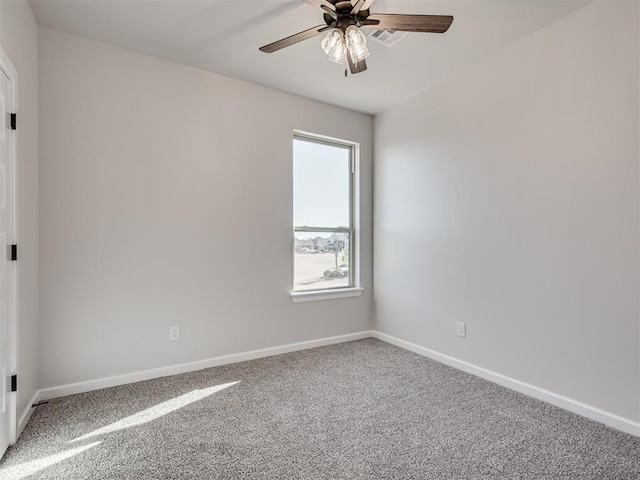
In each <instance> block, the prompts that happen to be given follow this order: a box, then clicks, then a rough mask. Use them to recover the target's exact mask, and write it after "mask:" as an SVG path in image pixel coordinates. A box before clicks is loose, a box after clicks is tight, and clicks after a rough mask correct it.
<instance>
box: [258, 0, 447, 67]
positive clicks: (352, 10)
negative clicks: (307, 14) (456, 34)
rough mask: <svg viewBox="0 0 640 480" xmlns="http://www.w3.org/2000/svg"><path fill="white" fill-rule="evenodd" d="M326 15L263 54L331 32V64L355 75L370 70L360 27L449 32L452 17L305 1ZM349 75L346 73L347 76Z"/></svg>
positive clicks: (326, 44) (358, 0)
mask: <svg viewBox="0 0 640 480" xmlns="http://www.w3.org/2000/svg"><path fill="white" fill-rule="evenodd" d="M304 1H305V2H307V3H310V4H312V5H314V6H316V7H319V8H320V9H321V10H322V11H323V12H324V22H325V24H324V25H318V26H315V27H313V28H309V29H308V30H304V31H302V32H299V33H296V34H295V35H291V36H290V37H286V38H283V39H282V40H278V41H277V42H273V43H270V44H269V45H265V46H264V47H260V51H262V52H265V53H273V52H277V51H278V50H281V49H283V48H285V47H289V46H291V45H294V44H296V43H298V42H301V41H303V40H307V39H309V38H313V37H315V36H317V35H320V34H321V33H323V32H328V33H327V35H326V37H325V38H324V40H323V41H322V49H323V50H324V52H325V53H326V54H327V55H328V56H329V60H332V61H334V62H337V63H341V64H343V65H348V66H349V70H350V71H351V73H352V74H356V73H360V72H364V71H365V70H366V69H367V63H366V61H365V59H366V58H367V57H368V56H369V50H368V49H367V39H366V37H365V35H364V34H363V33H362V31H361V30H360V27H374V28H376V29H378V30H397V31H403V32H431V33H444V32H446V31H447V30H448V29H449V27H450V26H451V23H452V22H453V17H452V16H451V15H402V14H390V13H374V14H372V13H371V12H370V11H369V8H370V7H371V4H372V3H373V2H374V0H344V1H343V0H304ZM346 74H347V71H346V70H345V76H346Z"/></svg>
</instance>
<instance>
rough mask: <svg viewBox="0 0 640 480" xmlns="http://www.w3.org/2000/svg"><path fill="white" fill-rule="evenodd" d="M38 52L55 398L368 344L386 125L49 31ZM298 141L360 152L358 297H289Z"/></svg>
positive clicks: (44, 288) (46, 304)
mask: <svg viewBox="0 0 640 480" xmlns="http://www.w3.org/2000/svg"><path fill="white" fill-rule="evenodd" d="M39 45H40V52H39V53H40V152H41V156H40V169H41V170H40V171H41V175H40V213H41V215H40V235H41V237H40V239H41V242H40V245H41V249H40V260H41V283H40V291H41V297H40V298H41V329H40V338H41V341H42V353H41V364H40V365H41V383H40V387H41V388H47V387H54V386H60V385H64V384H67V383H71V382H78V381H84V380H94V379H98V378H101V377H105V376H109V375H117V374H123V373H130V372H136V371H139V370H144V369H149V368H155V367H162V366H168V365H174V364H177V363H181V362H188V361H195V360H199V359H206V358H210V357H215V356H219V355H225V354H231V353H238V352H245V351H250V350H254V349H260V348H267V347H272V346H279V345H284V344H289V343H294V342H301V341H307V340H314V339H319V338H323V337H330V336H335V335H341V334H348V333H354V332H359V331H364V330H370V328H371V296H372V284H371V277H372V267H371V256H372V245H371V228H372V227H371V217H372V211H371V210H372V208H371V203H372V201H371V188H372V178H371V171H372V167H371V161H372V133H373V119H372V117H370V116H367V115H362V114H358V113H353V112H350V111H346V110H342V109H340V108H336V107H331V106H328V105H325V104H322V103H318V102H314V101H310V100H307V99H303V98H300V97H296V96H293V95H289V94H285V93H282V92H278V91H274V90H270V89H267V88H263V87H259V86H255V85H252V84H249V83H245V82H241V81H238V80H234V79H230V78H226V77H223V76H220V75H215V74H211V73H207V72H203V71H199V70H196V69H193V68H190V67H185V66H181V65H177V64H173V63H169V62H166V61H162V60H158V59H156V58H152V57H147V56H144V55H140V54H136V53H132V52H129V51H125V50H122V49H119V48H115V47H111V46H107V45H104V44H100V43H96V42H93V41H89V40H84V39H81V38H79V37H74V36H71V35H67V34H64V33H60V32H57V31H54V30H49V29H45V28H41V29H40V43H39ZM294 129H301V130H305V131H310V132H315V133H318V134H323V135H328V136H334V137H339V138H345V139H349V140H353V141H356V142H360V144H361V152H362V156H361V165H362V169H361V170H362V179H361V188H362V195H361V206H362V224H361V227H362V245H361V249H362V250H361V258H362V271H361V273H362V276H361V278H362V286H363V287H364V288H365V292H364V294H363V295H362V296H361V297H359V298H350V299H343V300H334V301H322V302H311V303H304V304H293V303H292V301H291V299H290V297H289V292H290V290H291V288H292V278H291V277H292V271H293V263H292V262H293V260H292V249H293V240H292V185H291V182H292V158H291V157H292V134H293V130H294ZM172 325H180V327H181V330H182V332H181V333H182V338H181V340H180V341H178V342H170V341H169V327H170V326H172Z"/></svg>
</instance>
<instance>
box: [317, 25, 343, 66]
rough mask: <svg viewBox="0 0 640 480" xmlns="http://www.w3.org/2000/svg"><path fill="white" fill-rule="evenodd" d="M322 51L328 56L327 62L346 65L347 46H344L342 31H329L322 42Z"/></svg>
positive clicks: (336, 29) (335, 29)
mask: <svg viewBox="0 0 640 480" xmlns="http://www.w3.org/2000/svg"><path fill="white" fill-rule="evenodd" d="M322 50H323V51H324V53H326V54H327V55H328V56H329V60H331V61H332V62H336V63H342V64H344V63H346V60H347V46H346V45H345V41H344V35H343V34H342V30H340V29H339V28H334V29H331V30H329V33H327V36H326V37H324V40H322Z"/></svg>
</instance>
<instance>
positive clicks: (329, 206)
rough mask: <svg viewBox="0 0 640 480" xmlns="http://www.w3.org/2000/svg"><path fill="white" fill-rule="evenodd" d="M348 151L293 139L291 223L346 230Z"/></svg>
mask: <svg viewBox="0 0 640 480" xmlns="http://www.w3.org/2000/svg"><path fill="white" fill-rule="evenodd" d="M350 169H351V149H350V148H349V147H346V146H345V147H340V146H334V145H326V144H322V143H317V142H313V141H307V140H301V139H298V138H296V139H294V140H293V224H294V225H296V226H313V227H347V226H349V224H350V218H349V209H350V203H349V188H350V185H349V182H350V173H351V172H350Z"/></svg>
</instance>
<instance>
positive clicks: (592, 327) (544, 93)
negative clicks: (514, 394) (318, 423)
mask: <svg viewBox="0 0 640 480" xmlns="http://www.w3.org/2000/svg"><path fill="white" fill-rule="evenodd" d="M637 8H638V7H637V4H635V3H631V2H626V3H623V2H601V3H600V2H598V3H595V4H592V5H590V6H588V7H586V8H584V9H582V10H580V11H578V12H576V13H575V14H573V15H571V16H570V17H567V18H566V19H563V20H561V21H559V22H557V23H555V24H553V25H551V26H549V27H547V28H545V29H543V30H541V31H539V32H537V33H536V34H534V35H532V36H530V37H528V38H526V39H524V40H522V41H520V42H519V43H517V44H515V45H513V46H511V47H509V48H508V49H506V50H504V51H502V52H499V53H497V54H494V55H493V56H492V57H490V58H488V59H486V60H485V61H483V62H481V63H479V64H477V65H475V66H473V67H471V68H470V69H468V70H466V71H464V72H462V73H461V74H460V75H458V76H456V77H455V78H452V79H450V80H449V81H447V82H445V83H443V84H440V85H439V86H437V87H435V88H433V89H431V90H429V91H428V92H426V93H424V94H422V95H420V96H418V97H416V98H413V99H412V100H411V101H410V102H407V103H405V104H403V105H401V106H398V107H396V108H394V109H392V110H390V111H388V112H385V113H384V114H381V115H379V116H377V117H376V121H375V152H376V156H375V173H374V176H375V183H374V189H375V208H374V210H375V213H374V222H375V229H374V242H375V247H376V249H375V256H374V265H375V275H374V282H375V304H376V321H375V328H376V329H377V330H379V331H381V332H383V333H386V334H388V335H392V336H394V337H397V338H400V339H402V340H404V341H408V342H412V343H414V344H417V345H420V346H422V347H425V348H429V349H431V350H435V351H437V352H439V353H442V354H445V355H449V356H451V357H454V358H456V359H459V360H462V361H465V362H469V363H471V364H474V365H477V366H479V367H483V368H485V369H489V370H492V371H494V372H497V373H500V374H503V375H507V376H509V377H512V378H514V379H517V380H519V381H522V382H527V383H529V384H532V385H534V386H537V387H539V388H543V389H546V390H549V391H551V392H554V393H556V394H559V395H563V396H566V397H569V398H571V399H573V400H576V401H579V402H583V403H584V404H587V405H590V406H593V407H596V408H600V409H602V410H605V411H607V412H610V413H613V414H617V415H620V416H622V417H625V418H627V419H631V420H635V421H637V420H638V419H640V393H639V390H640V385H639V382H640V358H639V355H640V345H639V340H640V328H639V327H640V322H639V307H638V292H639V286H640V285H639V279H638V268H639V263H638V262H639V243H638V241H639V238H638V219H639V218H640V210H639V203H638V193H639V182H638V180H639V169H638V154H639V151H638V132H639V122H638V106H639V104H638V102H639V97H638V87H639V85H640V84H639V78H638V66H639V65H638V63H639V62H638V56H639V52H638V11H637ZM458 321H461V322H466V323H467V334H468V336H467V338H466V339H461V338H458V337H456V322H458Z"/></svg>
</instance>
